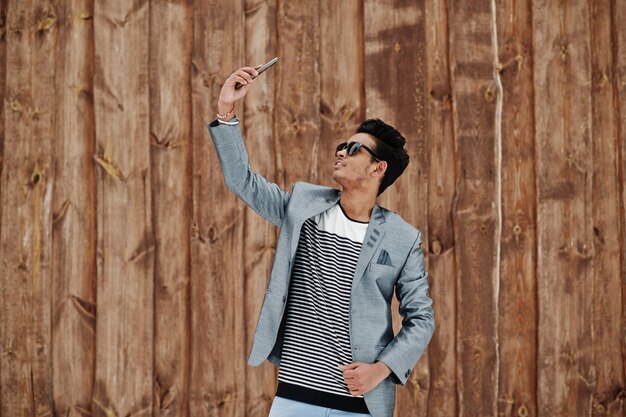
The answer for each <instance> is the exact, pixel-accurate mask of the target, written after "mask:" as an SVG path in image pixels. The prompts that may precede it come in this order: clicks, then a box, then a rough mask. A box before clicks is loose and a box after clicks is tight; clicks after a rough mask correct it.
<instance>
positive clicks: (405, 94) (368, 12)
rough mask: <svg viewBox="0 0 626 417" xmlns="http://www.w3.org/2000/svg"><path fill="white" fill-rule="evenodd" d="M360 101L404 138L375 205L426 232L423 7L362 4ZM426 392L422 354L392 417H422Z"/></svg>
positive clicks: (393, 1)
mask: <svg viewBox="0 0 626 417" xmlns="http://www.w3.org/2000/svg"><path fill="white" fill-rule="evenodd" d="M363 21H364V28H365V35H364V39H365V98H366V112H365V115H366V117H367V118H375V117H378V118H381V119H382V120H384V121H385V122H387V123H389V124H391V125H393V126H394V127H395V128H396V129H398V130H399V131H400V132H401V133H402V135H403V136H404V137H405V138H406V139H407V143H406V146H405V147H406V149H407V151H408V153H409V156H410V158H411V160H410V163H409V166H408V167H407V169H406V171H405V172H404V173H403V175H402V176H401V177H400V178H399V179H398V180H397V181H396V183H394V184H393V185H392V186H391V187H389V188H388V189H387V190H386V191H385V192H384V193H383V195H382V196H381V197H380V198H379V200H380V202H381V204H382V205H383V206H385V207H388V208H390V209H392V210H394V211H397V212H398V213H399V214H400V215H401V216H402V217H403V218H404V219H405V220H406V221H408V222H409V223H411V224H412V225H414V226H415V227H417V228H419V229H421V230H422V232H423V241H422V243H423V245H424V247H425V248H428V231H427V230H426V227H427V221H426V210H427V207H428V206H427V196H428V194H427V185H428V181H427V177H426V172H427V171H428V162H427V161H428V158H427V155H426V151H425V150H426V146H427V142H426V135H425V132H426V130H425V114H424V109H425V105H426V103H425V91H424V87H425V80H426V62H425V59H426V51H425V48H424V47H425V27H424V4H423V3H422V2H420V3H417V4H410V3H407V2H404V1H398V0H386V1H373V0H366V1H365V5H364V17H363ZM392 310H393V312H394V328H395V330H396V331H398V330H399V329H400V325H401V317H400V315H399V314H397V311H398V305H397V302H394V303H393V305H392ZM429 389H430V375H429V366H428V354H426V355H424V356H423V357H422V359H421V360H420V361H419V362H418V364H417V365H416V367H415V369H414V370H413V372H412V373H411V376H410V378H409V380H408V382H407V384H406V385H405V387H404V388H400V389H399V390H398V399H397V406H396V414H397V415H398V416H402V415H407V413H410V414H411V415H420V416H421V415H426V414H427V399H428V395H429Z"/></svg>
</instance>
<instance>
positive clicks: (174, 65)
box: [149, 0, 193, 416]
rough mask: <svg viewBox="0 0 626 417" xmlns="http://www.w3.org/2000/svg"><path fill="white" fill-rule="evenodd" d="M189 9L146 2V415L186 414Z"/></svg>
mask: <svg viewBox="0 0 626 417" xmlns="http://www.w3.org/2000/svg"><path fill="white" fill-rule="evenodd" d="M192 24H193V3H192V2H191V1H177V2H171V1H165V0H158V1H153V2H151V4H150V28H151V31H152V32H151V33H152V34H153V36H151V37H150V81H149V84H150V145H151V146H150V171H151V190H152V196H153V199H152V210H153V213H154V214H153V219H154V238H155V248H154V254H155V264H154V268H155V269H154V371H153V372H154V396H153V400H152V401H153V407H154V411H153V414H154V416H187V415H189V413H188V411H189V398H188V394H189V344H190V329H191V326H190V325H191V321H190V317H189V305H188V300H189V281H190V276H191V272H190V271H191V263H190V262H191V260H190V259H191V258H190V252H191V249H190V240H189V231H190V229H191V224H190V223H191V200H190V199H189V198H187V196H189V195H190V194H191V149H192V141H191V129H192V125H191V72H190V71H189V69H190V68H191V50H192V42H193V30H192V29H191V28H192V27H193V26H192Z"/></svg>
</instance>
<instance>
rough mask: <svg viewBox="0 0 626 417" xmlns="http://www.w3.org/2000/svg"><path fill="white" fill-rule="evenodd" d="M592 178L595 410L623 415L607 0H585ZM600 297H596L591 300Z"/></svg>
mask: <svg viewBox="0 0 626 417" xmlns="http://www.w3.org/2000/svg"><path fill="white" fill-rule="evenodd" d="M589 4H590V10H589V13H590V33H591V42H590V45H589V47H590V52H591V82H592V84H591V105H592V112H593V113H592V119H591V126H592V131H591V136H592V138H593V140H592V146H591V147H590V148H591V150H592V160H593V167H592V169H593V182H592V190H593V191H592V200H591V203H592V206H593V213H592V214H593V237H594V241H593V255H594V256H593V267H592V268H593V281H592V282H593V299H594V300H595V301H594V303H593V304H592V306H593V307H592V308H593V316H592V317H593V320H592V322H591V326H592V327H593V340H592V343H593V358H594V364H593V366H594V368H595V372H594V375H595V378H596V385H595V390H594V393H593V404H592V408H593V410H594V412H595V413H596V414H597V415H606V416H623V415H624V412H625V411H626V409H625V408H624V398H623V388H622V387H624V369H623V359H622V335H623V333H622V323H620V320H616V317H620V316H621V314H622V292H621V289H622V278H621V276H622V274H621V264H620V239H621V237H620V227H616V225H619V224H620V206H621V204H620V203H621V202H620V189H619V188H620V184H619V179H618V178H619V170H618V164H619V160H618V157H617V155H618V152H616V150H617V148H618V143H619V142H618V140H617V135H618V129H617V126H618V119H617V117H616V116H617V114H616V112H615V105H616V103H615V99H616V97H615V95H614V91H613V79H614V77H615V74H614V72H613V56H612V48H611V44H612V34H611V24H610V22H611V17H612V14H613V13H612V7H611V4H610V2H590V3H589ZM597 300H602V302H597Z"/></svg>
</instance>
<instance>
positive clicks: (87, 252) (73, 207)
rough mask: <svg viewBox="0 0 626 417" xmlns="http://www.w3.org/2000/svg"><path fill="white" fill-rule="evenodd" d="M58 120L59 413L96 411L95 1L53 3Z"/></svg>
mask: <svg viewBox="0 0 626 417" xmlns="http://www.w3.org/2000/svg"><path fill="white" fill-rule="evenodd" d="M54 8H55V10H56V13H57V22H56V24H55V27H56V28H57V34H58V35H57V39H58V42H57V50H56V54H57V56H58V59H57V60H56V62H55V67H54V70H55V78H56V81H55V86H56V92H57V96H56V103H57V105H56V114H55V116H56V126H55V136H56V138H57V140H56V141H55V142H54V155H55V158H54V159H55V178H54V194H53V199H52V208H53V213H52V217H53V225H54V229H53V234H52V250H53V252H52V253H53V256H52V265H51V266H52V268H51V273H52V293H51V296H52V301H51V302H52V366H51V373H52V381H53V400H54V414H55V415H59V416H72V417H79V416H84V415H85V413H91V412H92V408H91V405H92V403H91V400H92V396H93V380H94V375H95V365H96V364H95V354H96V337H95V331H96V328H95V327H96V291H95V287H96V240H95V239H94V236H96V212H95V208H96V178H95V175H96V173H95V166H94V162H93V155H94V152H95V115H94V102H93V97H94V89H93V75H94V64H93V61H94V49H93V42H94V27H93V1H91V0H72V1H70V2H59V1H56V2H55V3H54Z"/></svg>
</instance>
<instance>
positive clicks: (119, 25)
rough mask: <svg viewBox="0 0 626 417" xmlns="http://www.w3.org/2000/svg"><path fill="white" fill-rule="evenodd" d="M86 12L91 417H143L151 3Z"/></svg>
mask: <svg viewBox="0 0 626 417" xmlns="http://www.w3.org/2000/svg"><path fill="white" fill-rule="evenodd" d="M94 6H95V7H94V37H95V45H96V48H95V74H94V99H95V114H96V153H95V155H94V156H93V158H94V163H95V164H96V166H97V168H98V169H97V230H98V232H97V287H96V288H97V315H96V374H95V385H94V394H93V404H92V410H93V415H94V416H111V415H118V416H127V415H128V416H133V417H135V416H142V415H151V414H152V408H153V402H152V388H153V360H154V355H153V339H154V321H153V317H154V302H153V296H154V292H153V291H154V285H153V284H154V282H153V279H154V256H155V255H154V245H155V243H154V233H153V224H152V202H151V201H152V193H151V186H150V125H149V122H150V106H149V104H150V103H149V85H148V76H149V73H148V64H149V58H148V51H149V29H150V20H149V17H150V15H149V3H148V1H146V0H135V1H130V2H129V1H121V0H117V1H107V2H95V3H94ZM98 45H101V46H105V45H106V47H98Z"/></svg>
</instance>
